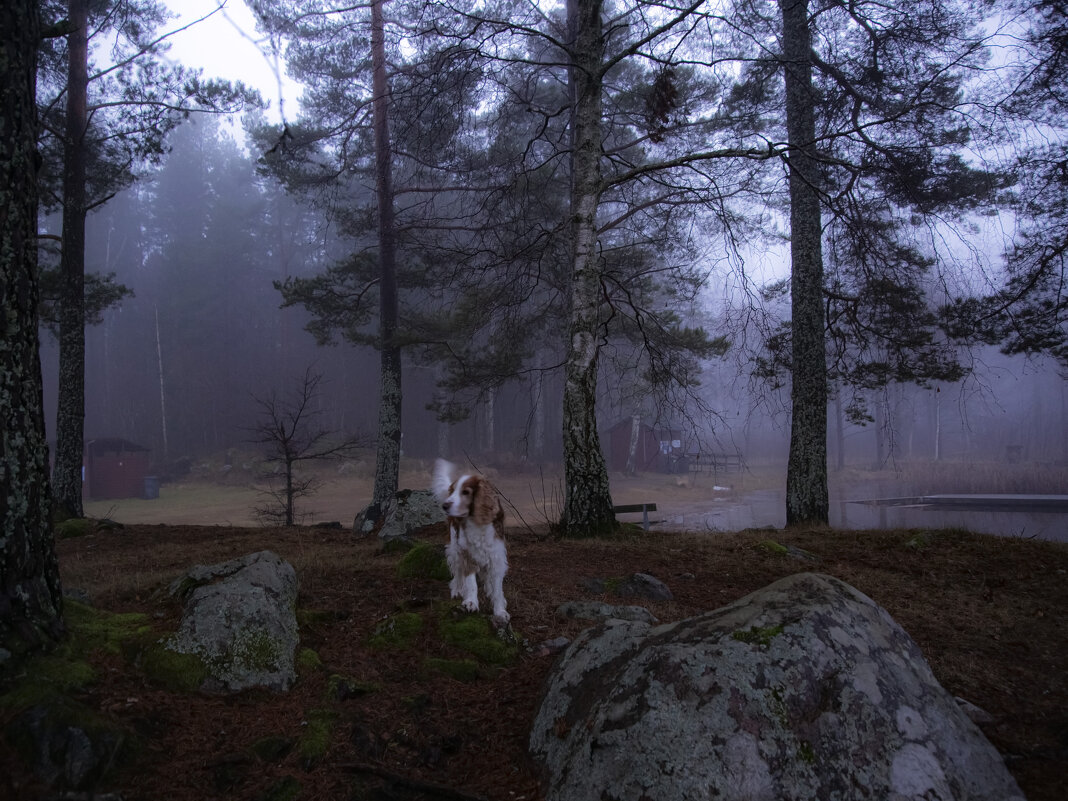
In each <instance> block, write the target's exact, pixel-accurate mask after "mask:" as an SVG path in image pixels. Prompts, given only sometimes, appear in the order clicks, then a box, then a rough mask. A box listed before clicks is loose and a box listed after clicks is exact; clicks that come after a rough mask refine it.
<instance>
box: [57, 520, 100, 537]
mask: <svg viewBox="0 0 1068 801" xmlns="http://www.w3.org/2000/svg"><path fill="white" fill-rule="evenodd" d="M54 530H55V534H56V539H57V540H70V539H74V538H75V537H84V536H86V535H87V534H92V533H93V532H94V531H95V530H96V524H95V523H93V521H92V520H90V519H89V518H87V517H71V518H68V519H67V520H64V521H62V522H59V523H56V525H55V529H54Z"/></svg>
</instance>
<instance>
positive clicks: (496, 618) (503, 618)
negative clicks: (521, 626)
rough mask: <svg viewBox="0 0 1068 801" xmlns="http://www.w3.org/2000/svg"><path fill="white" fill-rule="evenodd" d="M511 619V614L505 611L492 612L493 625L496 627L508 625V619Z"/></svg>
mask: <svg viewBox="0 0 1068 801" xmlns="http://www.w3.org/2000/svg"><path fill="white" fill-rule="evenodd" d="M511 619H512V616H511V615H509V614H508V613H507V612H494V613H493V625H494V626H496V627H497V628H502V627H504V626H507V625H508V621H509V620H511Z"/></svg>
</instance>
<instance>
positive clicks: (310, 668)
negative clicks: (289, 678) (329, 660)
mask: <svg viewBox="0 0 1068 801" xmlns="http://www.w3.org/2000/svg"><path fill="white" fill-rule="evenodd" d="M296 665H297V672H298V673H313V672H315V671H316V670H321V669H322V667H323V660H322V659H320V658H319V654H318V653H316V652H315V651H314V650H312V649H311V648H300V649H298V650H297V658H296Z"/></svg>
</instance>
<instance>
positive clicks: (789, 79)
mask: <svg viewBox="0 0 1068 801" xmlns="http://www.w3.org/2000/svg"><path fill="white" fill-rule="evenodd" d="M779 5H780V7H781V9H782V27H783V36H782V45H783V67H784V70H785V85H786V127H787V139H788V140H789V143H790V157H789V165H790V257H791V263H792V269H791V277H790V292H791V304H792V309H791V311H792V323H791V333H792V340H793V352H792V361H793V366H792V368H793V370H792V372H793V398H792V401H793V414H792V418H791V427H790V457H789V462H788V465H787V472H786V524H787V525H788V526H796V525H826V524H827V522H828V519H829V518H828V514H829V508H828V506H829V503H828V496H827V355H826V350H825V343H824V312H823V248H822V242H821V224H820V196H819V165H818V163H817V159H816V117H815V105H816V103H815V93H814V91H813V87H812V55H811V54H812V41H811V39H812V37H811V33H810V30H809V24H808V0H779Z"/></svg>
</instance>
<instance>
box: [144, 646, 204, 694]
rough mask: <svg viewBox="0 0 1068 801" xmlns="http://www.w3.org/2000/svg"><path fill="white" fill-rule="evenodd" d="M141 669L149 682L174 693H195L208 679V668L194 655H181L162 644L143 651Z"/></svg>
mask: <svg viewBox="0 0 1068 801" xmlns="http://www.w3.org/2000/svg"><path fill="white" fill-rule="evenodd" d="M141 669H142V670H143V671H144V673H145V676H146V677H148V679H149V681H152V682H154V683H155V684H160V685H162V686H164V687H166V688H167V689H169V690H172V691H175V692H195V691H196V690H199V689H200V687H201V685H202V684H204V681H205V680H206V679H207V678H208V666H207V664H205V662H204V660H203V659H201V658H200V657H199V656H197V655H196V654H181V653H178V652H177V651H172V650H171V649H170V648H167V647H166V646H165V645H164V644H163V643H162V642H157V643H154V644H153V645H152V646H150V647H149V648H147V649H145V652H144V654H142V657H141Z"/></svg>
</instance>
